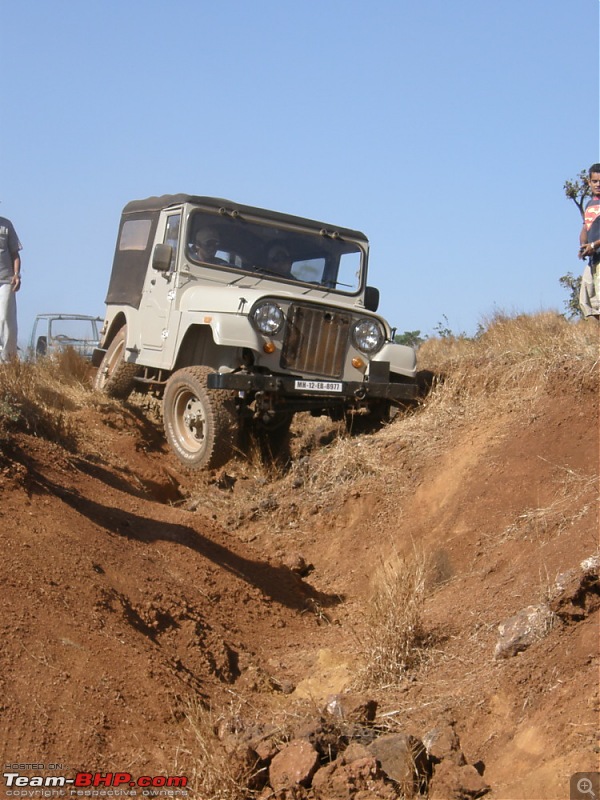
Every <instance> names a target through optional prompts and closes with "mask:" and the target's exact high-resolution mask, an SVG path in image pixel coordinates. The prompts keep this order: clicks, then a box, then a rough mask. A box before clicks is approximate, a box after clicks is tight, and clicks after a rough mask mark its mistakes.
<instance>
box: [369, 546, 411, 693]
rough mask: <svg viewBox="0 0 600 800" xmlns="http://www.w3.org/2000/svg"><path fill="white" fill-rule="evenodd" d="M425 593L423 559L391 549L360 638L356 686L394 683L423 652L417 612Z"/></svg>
mask: <svg viewBox="0 0 600 800" xmlns="http://www.w3.org/2000/svg"><path fill="white" fill-rule="evenodd" d="M424 595H425V560H424V558H423V557H422V556H421V555H420V554H418V553H416V552H413V553H412V554H411V556H410V557H404V556H401V555H400V554H398V553H394V554H393V555H392V556H391V557H390V558H388V559H387V560H385V561H382V562H381V565H380V567H379V569H378V570H377V572H376V574H375V577H374V580H373V595H372V598H371V601H370V603H369V605H368V607H367V609H366V612H365V619H364V622H365V630H364V633H363V634H362V636H361V638H360V650H361V655H362V660H363V666H362V668H361V671H360V674H359V676H358V679H357V682H358V684H359V685H360V686H361V688H380V689H381V688H385V687H386V686H395V685H397V684H398V683H399V682H400V681H401V680H402V678H403V677H404V676H405V675H406V672H407V670H410V669H412V668H413V667H415V666H417V664H418V663H419V662H420V661H421V658H422V652H423V651H422V644H423V641H424V635H423V628H422V624H421V615H422V610H423V600H424Z"/></svg>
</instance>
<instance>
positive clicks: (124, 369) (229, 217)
mask: <svg viewBox="0 0 600 800" xmlns="http://www.w3.org/2000/svg"><path fill="white" fill-rule="evenodd" d="M368 255H369V243H368V240H367V238H366V236H365V235H364V234H363V233H360V232H359V231H354V230H350V229H347V228H342V227H340V226H336V225H329V224H325V223H322V222H317V221H315V220H311V219H305V218H302V217H296V216H291V215H288V214H282V213H279V212H275V211H267V210H265V209H261V208H254V207H251V206H245V205H241V204H238V203H233V202H231V201H229V200H222V199H218V198H213V197H199V196H192V195H184V194H180V195H166V196H162V197H151V198H148V199H146V200H137V201H134V202H131V203H129V204H128V205H127V206H125V208H124V210H123V213H122V217H121V223H120V228H119V234H118V238H117V245H116V251H115V256H114V262H113V268H112V273H111V277H110V282H109V286H108V293H107V297H106V318H105V321H104V326H103V329H102V340H101V347H100V348H99V349H98V350H97V351H96V353H95V354H94V359H93V363H94V365H95V366H98V372H97V376H96V380H95V386H96V388H97V389H99V390H101V391H104V392H106V393H107V394H109V395H112V396H114V397H120V398H126V397H127V396H128V395H129V393H130V392H131V391H132V390H133V389H134V388H135V389H136V390H138V391H144V390H145V391H150V392H153V393H155V394H157V395H159V396H161V397H162V404H163V418H164V426H165V432H166V436H167V439H168V441H169V444H170V446H171V448H172V449H173V451H174V452H175V453H176V455H177V456H178V458H179V459H180V460H181V462H182V463H183V464H185V465H187V466H188V467H190V468H192V469H201V468H213V467H216V466H220V465H222V464H224V463H225V462H226V461H227V460H228V459H229V458H230V457H231V456H232V455H233V453H234V452H235V450H236V448H237V447H238V435H239V432H240V431H241V430H244V429H246V430H251V431H253V432H254V433H256V434H258V435H260V436H264V437H266V438H267V439H268V440H269V439H270V440H271V441H272V442H273V443H276V442H277V441H278V440H279V439H280V437H281V435H282V433H283V434H285V433H286V432H287V430H288V428H289V425H290V422H291V419H292V417H293V415H294V413H296V412H300V411H309V412H311V413H312V414H313V415H320V414H328V415H330V416H331V417H332V418H343V417H344V416H346V417H348V416H350V415H353V414H356V413H360V414H361V415H363V414H369V415H372V416H373V417H374V418H377V419H381V420H385V419H388V418H389V416H390V414H391V413H392V412H393V411H394V410H395V409H396V408H397V407H399V406H402V405H405V404H407V403H410V402H412V401H414V400H415V399H416V398H417V395H418V389H417V381H416V357H415V351H414V350H413V348H412V347H406V346H403V345H400V344H397V343H395V342H394V341H393V338H394V337H393V333H394V332H393V331H392V329H391V328H390V326H389V324H388V323H387V322H386V321H385V320H384V319H383V318H382V317H380V316H378V315H377V313H376V310H377V305H378V302H379V292H378V290H377V289H375V288H373V287H371V286H368V285H367V265H368Z"/></svg>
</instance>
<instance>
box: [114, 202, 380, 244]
mask: <svg viewBox="0 0 600 800" xmlns="http://www.w3.org/2000/svg"><path fill="white" fill-rule="evenodd" d="M182 203H193V204H194V205H198V206H201V207H203V208H206V209H210V210H214V211H220V210H221V209H223V213H224V214H231V213H232V212H237V213H238V214H239V215H240V216H243V215H244V214H247V215H250V216H258V217H264V218H265V219H269V220H272V221H274V222H283V223H287V224H291V225H304V226H307V227H310V228H313V229H315V230H321V229H322V228H325V229H326V230H328V231H337V232H338V233H339V234H340V236H348V237H350V238H352V239H358V240H360V241H363V242H366V241H368V240H367V237H366V236H365V234H364V233H361V232H360V231H355V230H352V229H351V228H341V227H340V226H339V225H332V224H331V223H326V222H319V221H317V220H314V219H307V218H305V217H297V216H294V215H292V214H282V213H280V212H279V211H269V210H267V209H265V208H255V207H253V206H246V205H242V204H240V203H234V202H233V201H232V200H225V199H223V198H221V197H202V196H199V195H192V194H163V195H161V196H160V197H147V198H146V199H144V200H132V201H131V202H130V203H127V205H126V206H125V208H124V209H123V214H124V215H125V214H136V213H139V212H143V211H161V210H162V209H163V208H169V207H170V206H176V205H181V204H182Z"/></svg>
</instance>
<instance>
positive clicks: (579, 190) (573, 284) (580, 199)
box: [558, 169, 591, 319]
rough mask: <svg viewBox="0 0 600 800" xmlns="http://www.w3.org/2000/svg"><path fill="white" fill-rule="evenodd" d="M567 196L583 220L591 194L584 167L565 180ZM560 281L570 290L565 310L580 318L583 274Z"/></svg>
mask: <svg viewBox="0 0 600 800" xmlns="http://www.w3.org/2000/svg"><path fill="white" fill-rule="evenodd" d="M563 189H564V192H565V197H566V198H567V199H568V200H572V201H573V203H575V205H576V206H577V209H578V211H579V214H580V216H581V220H582V221H583V219H584V217H585V201H586V198H587V197H589V196H590V194H591V193H590V185H589V183H588V174H587V170H585V169H582V170H581V172H580V173H579V175H577V177H576V178H575V180H574V181H565V183H564V186H563ZM558 282H559V283H560V285H561V286H562V287H564V288H565V289H566V290H567V291H568V292H569V296H568V298H567V299H566V300H565V310H566V316H567V318H568V319H579V318H581V317H582V316H583V314H582V313H581V308H580V307H579V290H580V289H581V275H579V276H578V277H575V276H574V275H573V273H572V272H567V274H566V275H562V276H561V277H560V278H559V279H558Z"/></svg>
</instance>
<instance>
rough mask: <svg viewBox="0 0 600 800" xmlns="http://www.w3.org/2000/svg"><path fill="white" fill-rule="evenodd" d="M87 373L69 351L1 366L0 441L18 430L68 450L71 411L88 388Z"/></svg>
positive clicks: (72, 431) (73, 430) (73, 442)
mask: <svg viewBox="0 0 600 800" xmlns="http://www.w3.org/2000/svg"><path fill="white" fill-rule="evenodd" d="M89 374H90V367H89V364H88V363H87V362H86V361H84V360H83V359H82V358H81V357H80V356H79V355H78V354H77V353H75V352H74V351H72V350H66V351H64V352H61V353H60V354H57V355H56V356H53V357H52V358H47V359H43V360H40V361H38V362H33V361H13V362H11V363H10V364H6V365H2V366H1V367H0V440H4V441H6V440H8V439H9V438H10V436H11V432H13V431H16V430H19V431H24V432H26V433H30V434H33V435H35V436H39V437H41V438H44V439H50V440H52V441H54V442H57V443H59V444H61V445H63V446H64V447H66V448H67V449H71V450H72V449H73V448H74V447H75V446H76V443H77V436H76V428H75V425H74V423H73V420H72V418H71V412H73V411H74V410H75V409H76V408H77V407H78V404H79V403H80V402H82V400H83V398H84V397H85V395H86V394H87V393H88V391H89V389H88V386H87V384H88V383H89Z"/></svg>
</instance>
